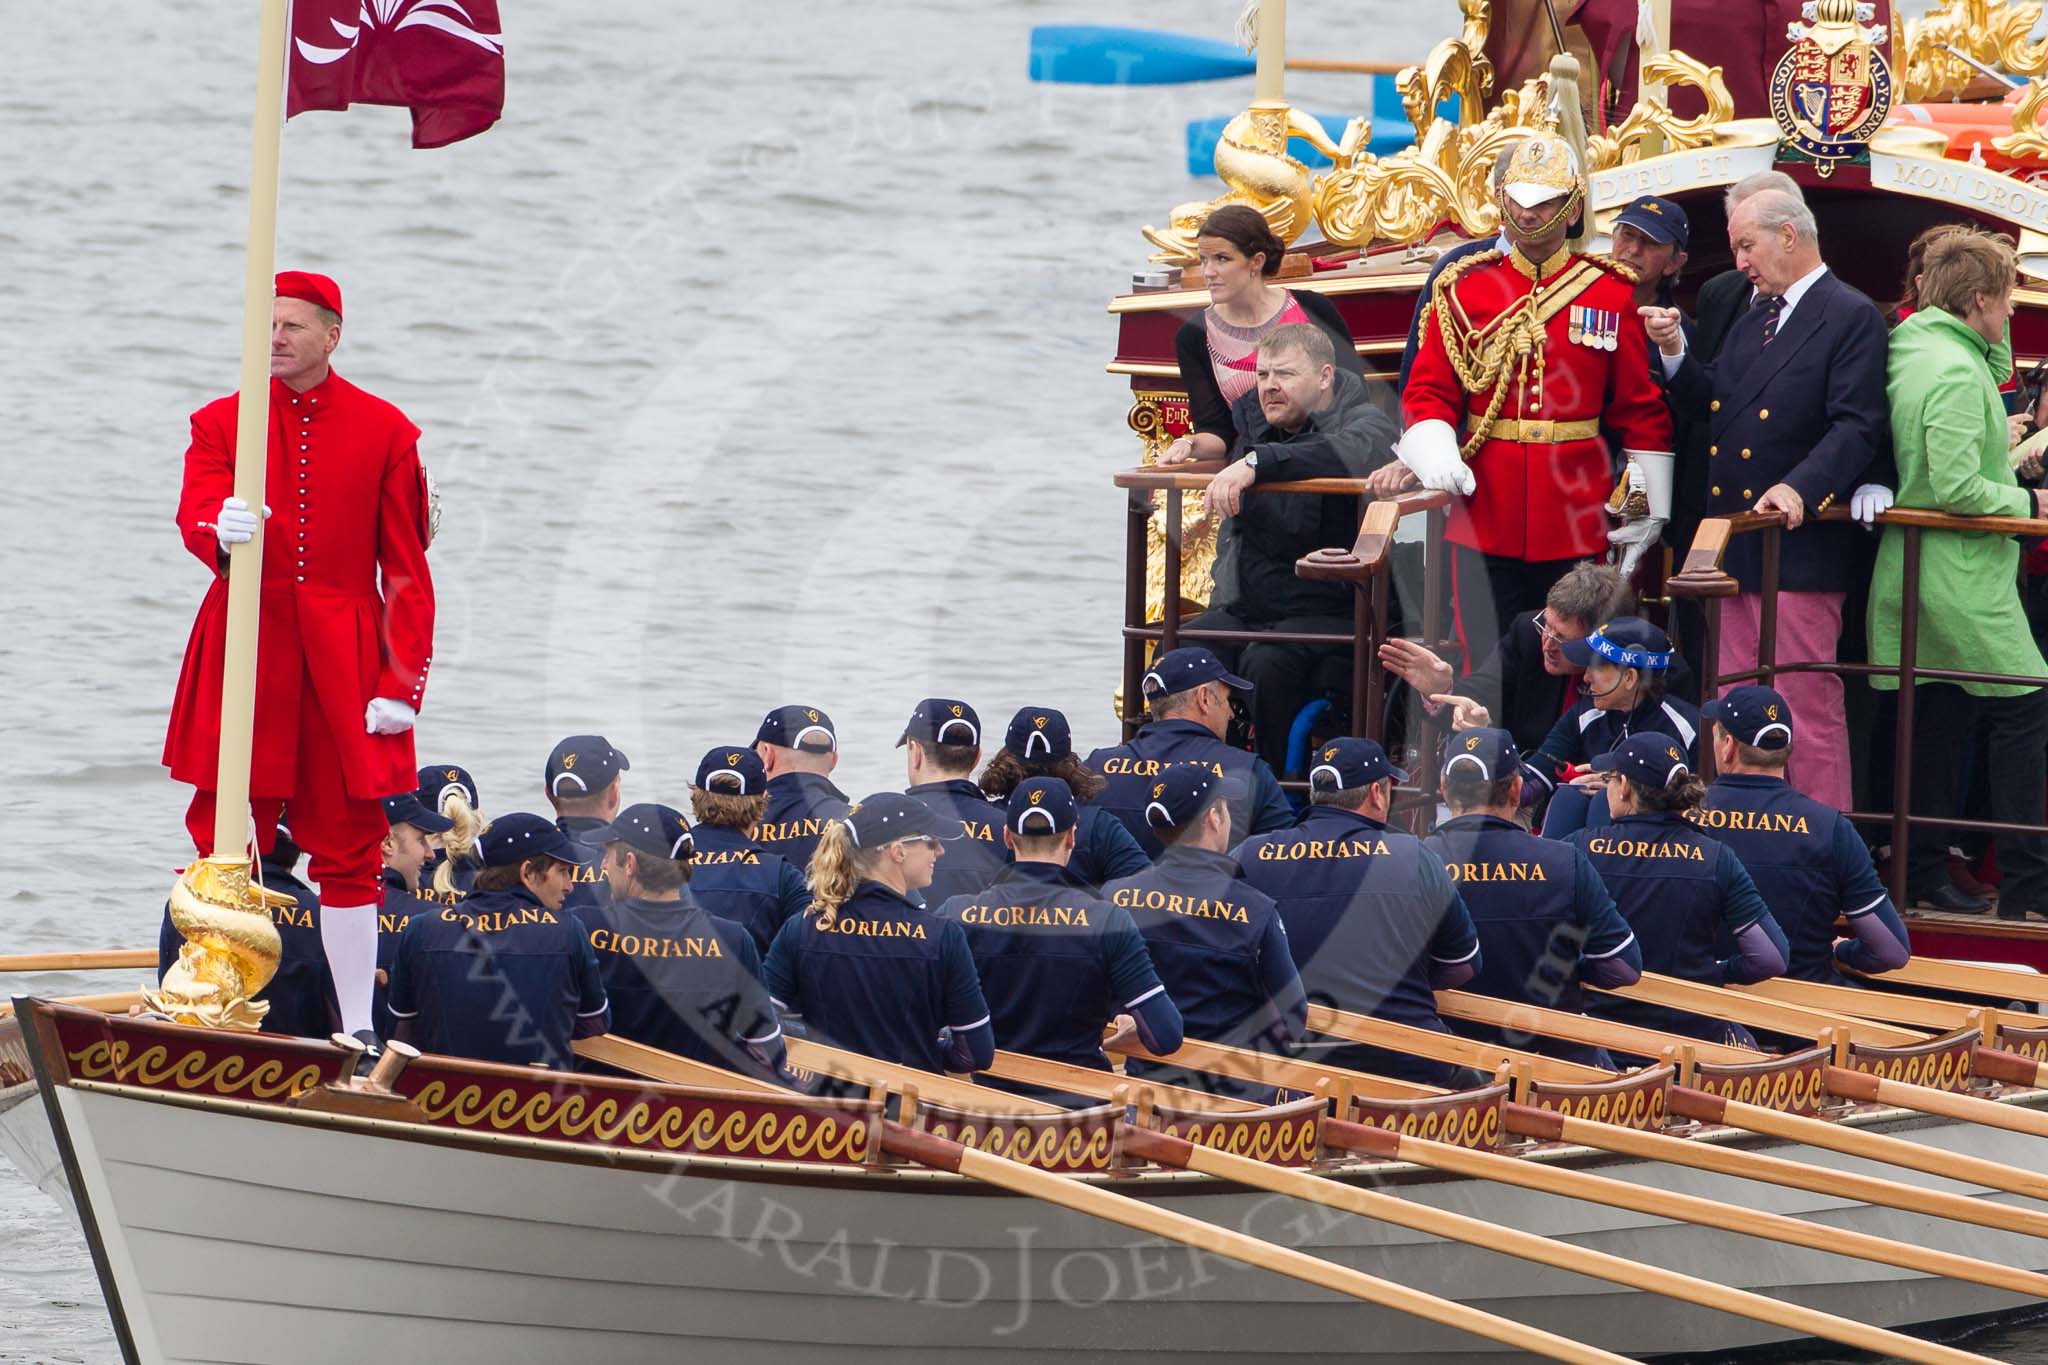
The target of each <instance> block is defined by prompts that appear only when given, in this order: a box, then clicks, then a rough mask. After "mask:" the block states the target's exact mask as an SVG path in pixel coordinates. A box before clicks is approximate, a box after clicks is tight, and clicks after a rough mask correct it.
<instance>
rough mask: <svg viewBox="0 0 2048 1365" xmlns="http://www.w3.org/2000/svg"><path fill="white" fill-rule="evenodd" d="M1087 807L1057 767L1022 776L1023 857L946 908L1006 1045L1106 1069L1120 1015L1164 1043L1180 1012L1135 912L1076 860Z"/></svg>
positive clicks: (1010, 810) (1152, 1045) (1016, 836)
mask: <svg viewBox="0 0 2048 1365" xmlns="http://www.w3.org/2000/svg"><path fill="white" fill-rule="evenodd" d="M1078 815H1079V812H1078V809H1077V807H1076V806H1075V804H1074V793H1073V792H1072V791H1071V790H1069V789H1068V787H1067V784H1066V783H1064V782H1062V781H1060V780H1059V779H1058V778H1057V777H1034V778H1031V779H1030V780H1029V781H1026V782H1022V783H1019V784H1018V786H1017V789H1016V790H1015V791H1013V792H1011V793H1010V800H1009V804H1008V805H1007V806H1006V807H1005V808H1004V825H1003V843H1004V846H1005V847H1007V848H1008V849H1009V850H1010V852H1011V854H1012V855H1013V856H1014V857H1015V858H1016V862H1015V863H1013V864H1012V865H1011V866H1010V867H1009V868H1007V869H1006V870H1005V871H1004V872H1003V874H1002V876H1001V878H1000V879H998V880H997V882H996V883H995V885H993V886H991V887H989V888H988V889H987V890H985V891H982V892H980V893H978V894H975V895H967V896H955V897H954V898H953V899H952V900H950V901H948V902H946V904H945V905H944V906H942V907H940V909H939V916H940V918H942V919H947V920H952V921H955V922H957V923H958V924H960V926H961V927H962V928H964V929H965V930H966V931H967V946H968V947H969V948H971V949H972V950H973V952H974V964H975V967H976V969H977V970H978V971H979V972H980V974H981V989H982V993H983V994H984V995H985V996H987V998H988V1006H989V1016H990V1019H991V1022H992V1023H993V1025H994V1027H995V1034H996V1038H997V1040H998V1041H999V1042H1000V1043H1001V1044H1002V1046H1003V1047H1005V1048H1007V1049H1009V1050H1010V1051H1013V1052H1023V1053H1027V1054H1029V1055H1031V1056H1034V1057H1045V1058H1049V1059H1051V1060H1053V1061H1057V1062H1069V1063H1072V1064H1073V1065H1075V1066H1088V1067H1095V1068H1097V1069H1099V1070H1103V1071H1107V1070H1108V1069H1109V1059H1108V1058H1107V1057H1106V1056H1105V1055H1104V1054H1103V1051H1102V1031H1103V1028H1104V1027H1105V1026H1106V1025H1108V1024H1109V1023H1110V1022H1111V1021H1112V1020H1114V1019H1116V1018H1117V1017H1118V1016H1119V1015H1125V1014H1128V1015H1129V1016H1131V1018H1132V1020H1133V1021H1134V1022H1135V1024H1136V1027H1137V1036H1138V1040H1139V1041H1140V1042H1142V1043H1143V1044H1144V1045H1145V1047H1146V1049H1147V1050H1148V1051H1151V1052H1155V1053H1162V1054H1164V1053H1169V1052H1172V1051H1173V1050H1174V1049H1176V1048H1178V1047H1179V1046H1180V1042H1181V1018H1180V1011H1179V1010H1178V1009H1177V1008H1175V1006H1174V1002H1173V997H1172V996H1170V995H1168V994H1167V991H1166V987H1165V986H1164V985H1162V984H1161V983H1160V980H1159V977H1158V974H1157V973H1156V972H1154V971H1153V969H1152V957H1151V954H1149V953H1148V952H1146V950H1145V940H1144V939H1143V938H1142V937H1140V936H1139V934H1138V929H1137V926H1136V925H1134V924H1133V923H1132V922H1131V917H1130V916H1129V915H1128V914H1126V913H1125V912H1124V911H1122V910H1120V909H1118V908H1117V907H1115V906H1113V905H1111V904H1109V903H1108V902H1107V901H1104V900H1102V899H1100V898H1099V897H1098V896H1097V895H1096V894H1095V892H1093V891H1092V890H1091V889H1089V888H1088V887H1087V886H1086V885H1085V884H1083V883H1082V881H1081V880H1080V878H1078V877H1076V876H1074V875H1073V873H1071V872H1070V871H1068V870H1067V864H1068V861H1069V860H1070V859H1071V858H1072V857H1073V855H1074V825H1075V822H1076V820H1077V819H1078ZM1005 1088H1006V1089H1018V1090H1027V1089H1028V1087H1021V1086H1018V1087H1011V1086H1006V1087H1005Z"/></svg>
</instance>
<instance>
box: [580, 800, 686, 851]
mask: <svg viewBox="0 0 2048 1365" xmlns="http://www.w3.org/2000/svg"><path fill="white" fill-rule="evenodd" d="M576 837H577V841H578V842H580V843H585V844H594V845H596V846H597V847H599V848H602V847H604V846H605V845H606V844H624V845H626V847H628V848H630V849H633V850H635V851H636V852H639V853H645V854H647V855H648V856H649V857H654V858H668V859H671V860H676V861H680V860H681V859H684V858H687V857H689V856H690V850H691V839H690V822H689V821H688V820H685V819H684V818H683V813H682V812H681V811H679V810H677V809H676V808H675V807H673V806H664V805H662V804H661V803H659V802H657V801H642V802H640V803H639V804H638V805H632V806H628V807H626V808H625V809H624V810H622V811H620V812H619V813H618V814H617V815H615V816H613V817H612V822H611V823H610V824H609V825H603V826H600V827H599V828H597V829H593V830H586V831H584V832H583V833H582V834H579V835H578V836H576Z"/></svg>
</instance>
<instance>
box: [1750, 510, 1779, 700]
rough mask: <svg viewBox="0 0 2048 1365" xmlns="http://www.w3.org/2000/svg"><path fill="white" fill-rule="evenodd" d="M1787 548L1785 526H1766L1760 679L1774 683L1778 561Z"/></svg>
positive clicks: (1759, 613) (1760, 588)
mask: <svg viewBox="0 0 2048 1365" xmlns="http://www.w3.org/2000/svg"><path fill="white" fill-rule="evenodd" d="M1784 548H1785V528H1784V527H1783V526H1782V525H1781V524H1779V523H1777V522H1773V523H1772V524H1771V525H1769V526H1766V527H1764V555H1763V558H1764V563H1763V581H1762V582H1761V583H1759V584H1758V585H1757V587H1758V597H1759V601H1758V603H1757V626H1756V666H1757V678H1756V680H1757V681H1758V682H1760V683H1762V684H1763V685H1764V686H1765V687H1770V686H1772V685H1773V684H1774V683H1775V682H1776V679H1777V672H1778V565H1779V561H1780V560H1781V558H1782V557H1783V552H1784Z"/></svg>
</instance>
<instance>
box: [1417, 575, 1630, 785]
mask: <svg viewBox="0 0 2048 1365" xmlns="http://www.w3.org/2000/svg"><path fill="white" fill-rule="evenodd" d="M1629 605H1630V594H1629V590H1628V584H1627V583H1626V582H1624V581H1623V580H1622V577H1621V575H1620V574H1619V573H1617V572H1616V571H1615V570H1614V569H1612V568H1610V567H1609V566H1607V565H1604V564H1580V565H1577V566H1576V567H1574V568H1573V569H1571V570H1570V571H1569V572H1567V573H1566V574H1565V575H1564V577H1562V578H1560V579H1558V580H1557V582H1555V583H1553V584H1551V586H1550V591H1549V593H1548V594H1547V596H1546V597H1545V600H1544V604H1543V609H1542V610H1541V611H1530V612H1523V613H1522V614H1521V615H1519V616H1517V617H1515V618H1514V619H1513V620H1512V621H1511V622H1509V624H1508V629H1507V633H1506V634H1505V635H1503V636H1502V637H1501V639H1500V642H1499V643H1498V644H1497V645H1495V646H1494V648H1493V652H1492V653H1491V654H1489V655H1488V656H1487V659H1486V662H1485V663H1483V664H1481V665H1480V666H1479V667H1478V668H1477V669H1476V670H1474V671H1473V672H1471V673H1468V674H1465V675H1464V676H1463V677H1459V676H1458V675H1457V672H1456V670H1454V669H1453V668H1452V667H1451V666H1450V665H1449V664H1448V663H1446V662H1444V660H1443V659H1442V658H1441V657H1440V656H1439V655H1437V654H1435V653H1434V652H1432V651H1431V650H1430V649H1429V648H1428V647H1426V646H1424V645H1422V644H1418V643H1417V642H1415V641H1413V640H1401V639H1390V640H1388V641H1387V642H1386V643H1385V644H1383V645H1381V646H1380V663H1381V664H1383V665H1384V666H1385V667H1386V668H1387V669H1388V670H1389V671H1390V672H1392V673H1394V674H1395V675H1396V676H1398V677H1400V678H1401V679H1403V680H1404V681H1406V682H1407V684H1408V685H1409V686H1410V687H1412V688H1414V689H1415V691H1416V694H1417V695H1418V696H1419V697H1420V698H1421V699H1422V702H1423V705H1425V706H1426V707H1428V708H1429V709H1430V711H1431V713H1432V714H1434V713H1436V712H1437V711H1439V710H1440V709H1442V708H1443V707H1444V706H1445V705H1446V704H1447V703H1448V701H1449V699H1450V698H1451V697H1452V696H1453V694H1455V696H1456V697H1459V698H1464V699H1468V700H1470V701H1472V702H1476V703H1478V705H1479V706H1480V707H1482V708H1484V709H1485V711H1486V713H1487V715H1488V717H1489V718H1490V719H1488V720H1486V721H1484V722H1475V723H1481V724H1491V725H1498V726H1499V727H1500V728H1502V729H1504V730H1506V731H1507V732H1508V733H1509V734H1511V735H1513V736H1514V738H1515V743H1516V745H1517V746H1518V747H1520V748H1521V749H1523V750H1524V751H1528V752H1533V751H1534V750H1535V749H1537V748H1538V747H1539V746H1540V745H1541V744H1542V743H1543V739H1544V736H1546V735H1548V734H1549V733H1550V727H1551V726H1552V725H1554V724H1556V723H1557V718H1558V717H1559V716H1561V715H1563V714H1564V712H1565V710H1566V708H1568V707H1569V706H1570V705H1571V702H1572V698H1573V696H1574V695H1576V693H1577V691H1578V681H1579V675H1580V673H1581V672H1582V670H1581V669H1580V668H1579V667H1578V665H1576V664H1574V663H1572V662H1571V661H1570V660H1569V659H1567V658H1566V657H1565V655H1564V646H1565V645H1567V644H1570V643H1572V642H1573V641H1577V640H1583V639H1585V638H1586V637H1587V636H1588V635H1591V634H1592V633H1593V631H1594V629H1595V628H1596V627H1599V626H1601V625H1604V624H1606V623H1607V622H1608V621H1609V620H1611V619H1612V618H1613V617H1614V616H1615V614H1616V613H1618V612H1620V611H1622V610H1624V609H1625V608H1626V607H1628V606H1629Z"/></svg>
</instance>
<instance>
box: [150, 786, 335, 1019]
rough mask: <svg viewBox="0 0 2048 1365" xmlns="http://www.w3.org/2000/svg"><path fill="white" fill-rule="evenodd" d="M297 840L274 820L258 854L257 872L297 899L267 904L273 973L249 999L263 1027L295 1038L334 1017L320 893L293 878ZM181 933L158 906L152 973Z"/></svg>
mask: <svg viewBox="0 0 2048 1365" xmlns="http://www.w3.org/2000/svg"><path fill="white" fill-rule="evenodd" d="M301 856H302V855H301V854H300V852H299V846H298V845H297V844H295V843H293V842H292V832H291V831H290V830H289V829H287V828H285V825H284V822H283V821H282V820H280V821H279V822H278V825H277V837H276V840H275V842H273V843H272V844H271V846H270V852H268V853H266V854H264V855H263V858H262V863H261V866H260V869H259V871H258V876H259V877H260V879H261V880H262V882H263V885H264V886H266V887H268V888H269V889H270V890H272V891H282V892H283V893H284V894H285V895H287V896H290V897H291V898H292V899H293V900H295V901H296V902H298V903H297V904H296V905H289V906H287V905H278V906H273V907H272V908H271V911H270V921H271V923H272V924H274V925H276V926H277V937H278V947H279V949H280V951H279V954H278V959H277V974H276V975H275V976H273V977H271V978H270V982H269V984H268V985H266V986H265V987H264V988H263V989H262V990H260V991H258V992H256V995H255V997H254V998H255V999H257V1000H261V1001H263V1002H264V1003H265V1004H267V1005H269V1006H270V1009H269V1010H268V1011H267V1012H266V1013H265V1014H264V1016H263V1024H262V1029H263V1032H265V1033H282V1034H289V1035H292V1036H294V1037H299V1038H322V1039H324V1038H326V1037H327V1036H328V1035H329V1034H331V1033H333V1032H334V1029H335V1026H336V1025H337V1024H338V1023H339V1022H340V1020H339V1015H338V1013H337V1011H336V1008H335V1005H334V983H333V982H332V981H331V980H330V979H329V978H328V975H327V953H326V950H325V949H323V948H322V947H321V946H320V896H319V893H317V892H316V891H314V890H313V888H312V887H310V886H308V885H307V884H306V883H305V882H303V881H301V880H300V879H299V875H298V867H299V859H300V857H301ZM184 946H185V936H184V935H183V934H180V933H179V932H178V930H177V926H175V925H173V924H172V923H171V908H170V906H169V905H165V906H164V918H163V924H162V926H161V927H160V928H159V929H158V930H157V937H156V976H157V980H159V981H161V980H163V976H164V973H165V972H167V971H169V970H170V969H171V964H172V963H174V962H176V961H177V960H178V953H179V951H180V950H181V949H182V948H183V947H184Z"/></svg>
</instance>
